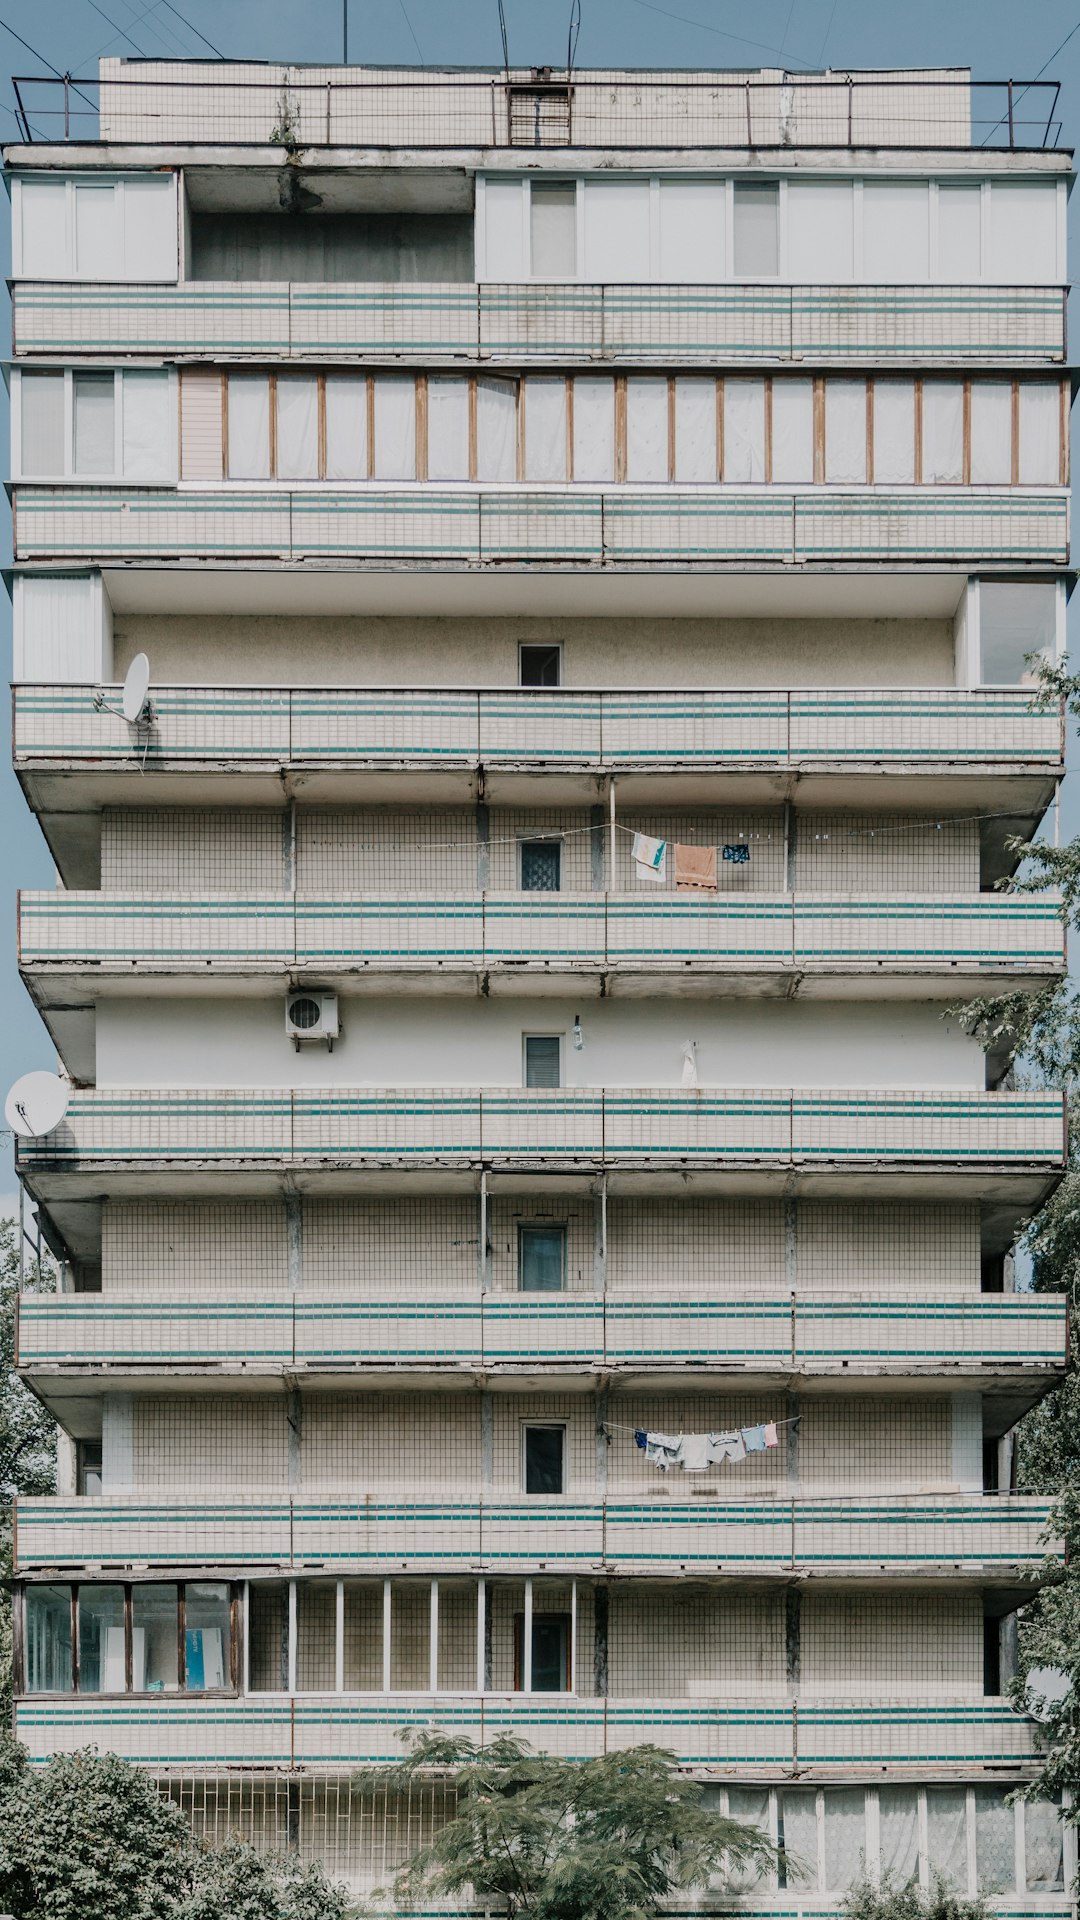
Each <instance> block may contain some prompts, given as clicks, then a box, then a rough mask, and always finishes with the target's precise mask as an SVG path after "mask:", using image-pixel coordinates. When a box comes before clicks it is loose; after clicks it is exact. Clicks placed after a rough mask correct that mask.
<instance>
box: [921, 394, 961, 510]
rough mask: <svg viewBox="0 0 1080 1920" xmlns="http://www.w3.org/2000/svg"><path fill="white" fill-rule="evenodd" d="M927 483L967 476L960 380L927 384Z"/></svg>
mask: <svg viewBox="0 0 1080 1920" xmlns="http://www.w3.org/2000/svg"><path fill="white" fill-rule="evenodd" d="M922 445H923V461H922V477H923V485H924V486H931V485H933V484H935V483H937V484H939V485H951V484H953V483H954V482H956V481H958V480H962V479H963V477H964V389H963V386H962V385H961V383H960V381H959V380H927V381H925V382H924V384H923V432H922Z"/></svg>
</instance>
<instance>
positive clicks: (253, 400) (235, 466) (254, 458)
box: [228, 373, 270, 480]
mask: <svg viewBox="0 0 1080 1920" xmlns="http://www.w3.org/2000/svg"><path fill="white" fill-rule="evenodd" d="M228 403H229V415H228V419H229V426H228V434H229V478H230V480H267V479H269V477H270V380H269V376H268V375H267V374H265V373H230V375H229V383H228Z"/></svg>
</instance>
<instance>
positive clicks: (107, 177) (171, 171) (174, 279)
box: [11, 168, 183, 297]
mask: <svg viewBox="0 0 1080 1920" xmlns="http://www.w3.org/2000/svg"><path fill="white" fill-rule="evenodd" d="M166 173H167V174H168V175H169V178H170V180H171V183H172V192H171V195H170V196H169V197H170V200H171V207H170V211H171V214H172V224H173V235H174V240H175V258H176V266H175V270H174V271H173V272H172V273H170V274H166V275H165V276H164V277H163V276H161V275H158V274H154V275H150V276H148V275H147V272H146V262H145V260H143V259H138V260H135V261H133V262H132V263H131V267H130V268H129V265H128V258H127V256H128V251H129V244H130V243H129V238H128V220H127V216H126V198H127V193H126V189H127V187H128V186H129V185H130V186H134V187H137V188H142V189H144V188H145V183H146V182H147V180H150V179H153V180H159V179H160V178H162V177H163V175H164V174H166ZM48 177H49V176H46V175H43V174H40V173H37V172H36V171H35V172H34V173H33V174H28V175H21V174H16V175H15V177H14V179H13V181H12V196H11V258H12V263H13V264H12V277H13V279H15V280H24V281H27V282H28V283H29V284H30V285H41V286H57V285H64V284H77V285H79V286H94V285H97V286H138V285H140V284H141V285H143V286H158V287H172V286H178V285H179V284H180V281H181V268H182V264H183V261H182V251H181V240H182V222H181V218H180V174H179V171H178V170H177V169H175V168H160V169H159V168H155V169H154V172H153V173H152V174H151V173H149V172H145V173H138V174H122V173H101V174H97V173H68V174H64V175H62V176H61V182H60V183H62V184H63V186H64V187H65V188H66V189H67V193H66V203H65V209H64V242H65V245H64V262H63V266H62V268H61V270H60V271H58V272H56V273H54V274H50V275H49V276H48V278H47V279H45V280H41V279H40V277H39V276H37V275H32V274H29V273H27V271H26V269H25V267H24V265H23V252H24V237H25V233H26V210H25V208H24V206H23V188H24V186H27V185H30V184H34V183H36V182H37V181H39V180H42V179H44V178H48ZM52 184H54V185H56V184H59V183H58V182H57V180H56V176H55V175H54V176H52ZM78 187H112V188H113V189H114V191H115V192H116V193H117V195H118V197H119V201H120V214H119V221H120V245H121V250H122V253H123V264H122V270H121V272H120V274H119V275H115V274H112V275H110V276H109V277H108V278H107V279H106V278H103V276H102V275H101V274H100V273H83V272H80V271H79V265H78V257H77V252H76V226H75V192H76V189H77V188H78ZM161 197H162V199H165V197H166V196H165V194H164V193H163V192H162V195H161ZM16 297H17V296H16Z"/></svg>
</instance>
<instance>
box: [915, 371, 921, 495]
mask: <svg viewBox="0 0 1080 1920" xmlns="http://www.w3.org/2000/svg"><path fill="white" fill-rule="evenodd" d="M922 469H923V383H922V381H921V379H920V380H916V382H915V485H916V486H917V487H921V486H922Z"/></svg>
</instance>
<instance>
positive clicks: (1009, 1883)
mask: <svg viewBox="0 0 1080 1920" xmlns="http://www.w3.org/2000/svg"><path fill="white" fill-rule="evenodd" d="M975 1876H976V1879H977V1880H978V1883H979V1891H980V1892H981V1893H1013V1892H1015V1889H1016V1813H1015V1811H1014V1809H1013V1808H1012V1807H1007V1806H1006V1805H1005V1796H1004V1794H1003V1793H1002V1791H1001V1789H1000V1788H998V1787H976V1789H975Z"/></svg>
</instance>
